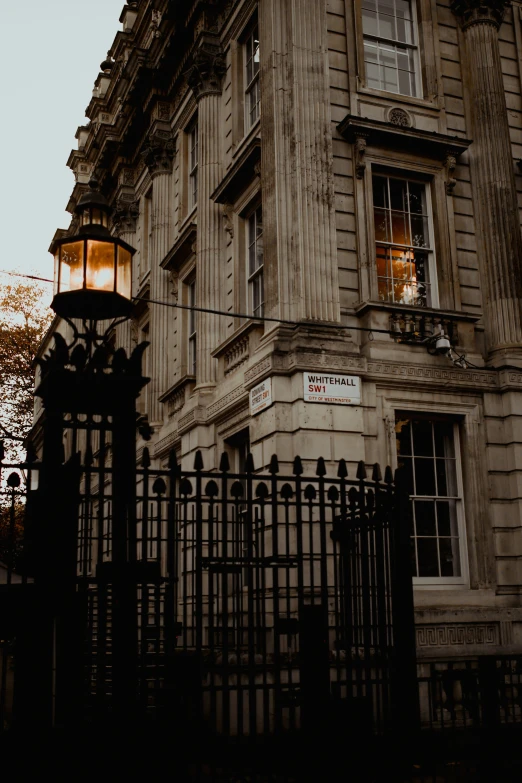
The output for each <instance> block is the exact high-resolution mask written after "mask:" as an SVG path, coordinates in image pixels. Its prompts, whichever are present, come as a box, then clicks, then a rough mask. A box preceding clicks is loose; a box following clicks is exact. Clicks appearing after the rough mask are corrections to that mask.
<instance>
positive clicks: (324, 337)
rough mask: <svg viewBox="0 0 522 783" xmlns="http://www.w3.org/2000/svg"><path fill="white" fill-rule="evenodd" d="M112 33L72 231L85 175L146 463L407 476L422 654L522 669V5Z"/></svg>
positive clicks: (417, 8) (176, 9)
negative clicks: (136, 378)
mask: <svg viewBox="0 0 522 783" xmlns="http://www.w3.org/2000/svg"><path fill="white" fill-rule="evenodd" d="M120 22H121V29H120V30H119V31H118V32H117V34H116V37H115V39H114V43H113V44H112V46H111V49H110V51H109V53H108V58H107V60H106V61H105V62H104V63H103V64H102V70H101V72H100V74H99V75H98V77H97V79H96V82H95V86H94V90H93V97H92V99H91V101H90V103H89V105H88V108H87V112H86V113H87V117H88V118H89V121H88V123H87V124H86V125H85V126H82V127H80V128H79V129H78V132H77V139H78V149H77V150H74V151H73V152H72V153H71V155H70V158H69V161H68V165H69V166H70V167H71V169H72V170H73V171H74V174H75V178H76V184H75V187H74V190H73V193H72V196H71V200H70V203H69V208H70V210H71V212H72V211H73V209H74V206H75V205H76V203H77V202H78V200H79V198H80V196H81V195H82V193H83V192H84V191H85V189H86V188H87V183H88V182H89V180H90V179H91V177H93V176H95V177H96V179H97V180H98V181H99V183H100V187H101V189H102V191H103V193H104V195H105V196H106V197H107V198H108V199H109V200H110V202H111V204H112V205H113V207H114V223H113V231H114V232H115V233H118V235H119V236H120V237H121V238H123V239H124V240H125V241H126V242H128V243H129V244H131V245H132V246H134V247H135V248H136V250H137V252H136V254H135V256H134V269H133V294H134V296H135V297H136V299H135V306H134V314H133V318H132V319H131V321H129V322H128V324H125V325H123V326H120V327H118V333H117V336H116V340H117V343H118V344H119V345H123V346H125V347H127V348H131V347H132V346H133V345H134V344H136V343H137V342H140V341H142V340H145V339H146V340H148V341H149V342H150V347H149V348H148V349H147V352H146V356H145V368H144V370H145V375H147V376H149V377H150V378H151V382H150V384H149V385H148V386H147V387H146V390H145V391H144V393H143V394H142V397H141V398H140V400H139V408H140V413H141V415H142V417H143V421H146V422H148V424H149V425H150V432H151V437H150V440H149V441H147V442H146V445H148V447H149V449H150V452H151V456H152V457H153V460H154V461H155V464H157V465H158V466H161V465H163V464H165V462H166V460H167V458H168V454H169V453H170V451H171V450H172V449H175V450H176V452H177V453H178V455H179V459H180V461H181V463H182V465H183V466H184V467H187V468H189V467H192V464H193V461H194V455H195V452H196V451H197V450H200V451H201V452H202V454H203V462H204V465H205V469H207V470H208V469H212V468H214V467H216V468H217V466H218V463H219V458H220V455H221V453H222V452H223V451H226V452H228V454H229V457H230V462H231V465H232V469H233V470H236V471H238V472H240V471H241V470H242V469H243V468H244V466H245V460H246V456H247V454H248V452H249V451H250V452H251V453H252V455H253V459H254V465H255V467H256V469H266V467H267V466H268V464H269V462H270V458H271V456H272V454H277V456H278V459H279V462H280V465H281V466H282V469H283V470H284V466H285V465H286V466H289V465H291V463H292V460H293V458H294V456H295V455H299V456H300V457H301V459H302V461H303V465H304V469H305V473H306V472H307V471H308V472H309V473H311V474H313V473H314V471H315V465H316V460H317V458H318V457H319V456H322V457H324V459H325V461H326V465H327V469H328V470H329V471H332V475H335V470H336V466H335V462H336V461H338V460H339V459H341V458H344V459H345V460H346V461H347V463H348V468H349V472H350V474H351V475H354V474H355V471H356V466H357V463H358V462H359V461H361V460H362V461H364V462H365V463H366V464H367V465H372V464H373V463H376V462H378V463H380V464H381V465H386V464H390V465H392V467H396V466H397V465H403V466H404V468H405V471H406V473H407V475H408V477H409V484H410V492H411V495H412V503H413V511H414V513H413V529H412V538H411V541H412V573H413V579H414V586H415V603H416V621H417V645H418V654H419V656H420V657H421V658H437V657H441V658H447V657H448V656H463V655H466V656H470V655H471V656H474V655H480V654H488V653H495V652H502V651H514V650H520V649H521V647H522V604H521V601H522V307H521V302H522V235H521V231H520V209H519V203H518V202H519V199H520V194H522V171H521V170H520V169H519V167H518V163H519V162H520V161H519V158H522V3H519V2H515V1H513V2H506V1H505V0H453V2H452V1H451V0H441V1H440V2H435V0H353V1H349V0H258V1H257V2H255V1H254V0H213V1H212V0H207V1H204V0H190V2H189V0H170V2H169V0H141V2H131V3H129V4H128V5H126V6H125V7H124V8H123V11H122V14H121V17H120ZM69 230H70V231H74V230H75V225H74V220H73V223H72V224H71V228H70V229H69ZM191 308H196V309H191ZM197 308H200V309H197ZM57 328H60V327H59V325H58V327H57ZM441 332H444V335H445V336H447V338H448V339H449V340H450V342H451V345H452V351H453V352H452V358H451V357H449V356H448V355H446V354H439V353H436V351H435V348H434V347H435V338H436V336H437V335H440V333H441ZM464 355H465V359H462V358H459V357H462V356H464ZM455 362H456V363H455ZM322 387H324V388H322ZM346 388H354V389H355V390H356V391H357V390H360V398H359V397H358V396H352V397H351V398H350V402H349V403H348V404H344V403H346V397H350V394H347V393H346ZM339 389H340V390H341V391H338V390H339ZM264 393H265V399H263V394H264ZM337 393H338V394H339V397H336V396H335V395H336V394H337ZM310 397H312V399H313V400H314V401H310ZM321 398H322V399H321ZM333 399H337V400H338V401H337V402H333V401H332V400H333ZM142 430H143V428H142ZM143 431H145V430H143ZM138 445H139V449H138V451H140V450H141V449H142V448H143V446H144V445H145V441H143V440H140V441H139V444H138ZM138 456H139V453H138Z"/></svg>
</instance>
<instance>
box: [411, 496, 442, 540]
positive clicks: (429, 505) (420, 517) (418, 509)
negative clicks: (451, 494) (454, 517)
mask: <svg viewBox="0 0 522 783" xmlns="http://www.w3.org/2000/svg"><path fill="white" fill-rule="evenodd" d="M414 507H415V527H416V530H417V535H418V536H436V535H437V526H436V522H435V505H434V502H433V501H432V500H416V501H415V503H414Z"/></svg>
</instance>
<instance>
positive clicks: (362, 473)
mask: <svg viewBox="0 0 522 783" xmlns="http://www.w3.org/2000/svg"><path fill="white" fill-rule="evenodd" d="M356 475H357V478H358V479H359V481H364V479H365V478H366V475H367V474H366V465H365V464H364V460H362V459H361V460H359V464H358V465H357V474H356Z"/></svg>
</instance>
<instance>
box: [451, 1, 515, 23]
mask: <svg viewBox="0 0 522 783" xmlns="http://www.w3.org/2000/svg"><path fill="white" fill-rule="evenodd" d="M510 5H511V0H452V3H451V10H452V11H453V13H454V14H455V16H457V18H458V19H459V21H460V25H461V27H462V29H463V30H466V29H467V28H468V27H471V26H472V25H474V24H490V25H493V26H494V27H496V28H497V30H498V28H499V27H500V25H501V24H502V21H503V19H504V13H505V11H506V8H508V7H509V6H510Z"/></svg>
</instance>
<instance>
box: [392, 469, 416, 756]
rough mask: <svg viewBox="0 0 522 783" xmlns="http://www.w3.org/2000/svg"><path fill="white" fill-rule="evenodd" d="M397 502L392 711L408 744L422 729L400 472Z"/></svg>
mask: <svg viewBox="0 0 522 783" xmlns="http://www.w3.org/2000/svg"><path fill="white" fill-rule="evenodd" d="M394 501H395V502H394V507H393V518H392V524H391V531H390V532H391V555H392V560H391V564H392V616H393V629H394V631H393V633H394V639H393V655H394V667H393V668H394V676H393V679H392V710H393V713H394V714H393V724H394V726H395V727H397V730H398V732H400V735H401V738H402V740H403V742H404V743H408V742H410V741H411V740H412V739H413V735H414V733H415V732H416V731H417V730H418V729H419V727H420V711H419V691H418V682H417V655H416V639H415V615H414V606H413V580H412V572H411V555H410V546H411V544H410V502H409V497H408V492H407V489H406V486H405V483H404V479H403V476H402V471H401V470H400V469H399V470H397V471H396V472H395V498H394Z"/></svg>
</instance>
